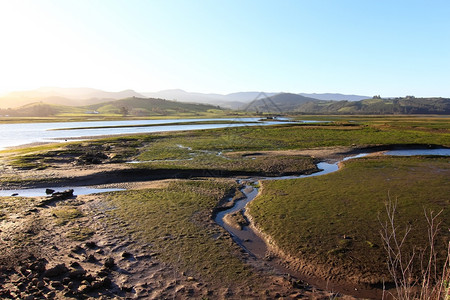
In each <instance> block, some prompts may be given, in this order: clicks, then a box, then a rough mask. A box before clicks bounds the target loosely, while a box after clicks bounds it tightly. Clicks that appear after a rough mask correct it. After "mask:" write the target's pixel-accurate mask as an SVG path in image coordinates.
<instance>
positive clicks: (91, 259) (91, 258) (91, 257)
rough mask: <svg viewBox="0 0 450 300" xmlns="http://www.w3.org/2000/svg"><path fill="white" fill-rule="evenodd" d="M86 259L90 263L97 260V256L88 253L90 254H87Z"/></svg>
mask: <svg viewBox="0 0 450 300" xmlns="http://www.w3.org/2000/svg"><path fill="white" fill-rule="evenodd" d="M87 261H88V262H90V263H95V262H97V261H98V260H97V258H96V257H95V256H94V255H93V254H90V255H89V256H88V258H87Z"/></svg>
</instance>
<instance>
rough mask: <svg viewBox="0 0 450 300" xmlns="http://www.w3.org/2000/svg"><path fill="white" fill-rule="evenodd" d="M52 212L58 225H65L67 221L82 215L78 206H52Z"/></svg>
mask: <svg viewBox="0 0 450 300" xmlns="http://www.w3.org/2000/svg"><path fill="white" fill-rule="evenodd" d="M52 213H53V215H54V217H55V222H56V224H58V225H65V224H67V223H68V222H69V221H71V220H74V219H77V218H79V217H81V216H83V214H82V212H81V211H80V210H79V209H78V208H76V207H72V206H60V207H57V208H54V209H53V210H52Z"/></svg>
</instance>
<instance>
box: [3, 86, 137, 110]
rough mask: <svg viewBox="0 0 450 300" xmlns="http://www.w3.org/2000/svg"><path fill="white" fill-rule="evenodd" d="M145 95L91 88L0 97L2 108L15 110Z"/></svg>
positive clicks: (28, 92)
mask: <svg viewBox="0 0 450 300" xmlns="http://www.w3.org/2000/svg"><path fill="white" fill-rule="evenodd" d="M128 97H141V98H144V96H143V95H141V94H139V93H136V92H135V91H133V90H125V91H121V92H105V91H102V90H97V89H91V88H58V87H44V88H39V89H36V90H31V91H18V92H11V93H9V94H6V95H5V96H3V97H0V108H8V107H11V108H14V107H19V106H22V105H26V104H30V103H34V102H43V103H48V104H56V105H68V106H84V105H91V104H96V103H101V102H105V101H109V100H119V99H124V98H128Z"/></svg>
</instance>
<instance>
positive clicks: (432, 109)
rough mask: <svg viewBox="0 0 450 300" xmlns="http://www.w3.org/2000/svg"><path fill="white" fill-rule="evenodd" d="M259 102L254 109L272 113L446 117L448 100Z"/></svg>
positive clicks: (293, 98) (286, 97)
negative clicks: (430, 115) (426, 115)
mask: <svg viewBox="0 0 450 300" xmlns="http://www.w3.org/2000/svg"><path fill="white" fill-rule="evenodd" d="M269 98H270V99H262V100H259V101H258V103H255V104H259V106H257V105H255V106H257V108H259V109H262V110H264V108H263V105H262V104H260V103H259V102H262V103H264V104H268V105H266V110H270V111H272V112H279V111H282V112H289V113H308V114H450V98H415V97H413V96H407V97H405V98H394V99H382V98H379V97H374V98H373V99H365V100H360V101H348V100H342V101H326V100H317V99H312V98H306V97H302V96H299V95H296V94H279V95H276V96H272V97H269Z"/></svg>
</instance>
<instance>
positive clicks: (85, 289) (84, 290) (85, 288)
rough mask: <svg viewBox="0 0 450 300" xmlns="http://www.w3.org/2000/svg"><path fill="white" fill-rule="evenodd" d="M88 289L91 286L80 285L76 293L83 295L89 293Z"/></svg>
mask: <svg viewBox="0 0 450 300" xmlns="http://www.w3.org/2000/svg"><path fill="white" fill-rule="evenodd" d="M90 288H91V286H89V285H85V284H82V285H80V286H79V287H78V292H80V293H83V294H84V293H87V292H89V290H90Z"/></svg>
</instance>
